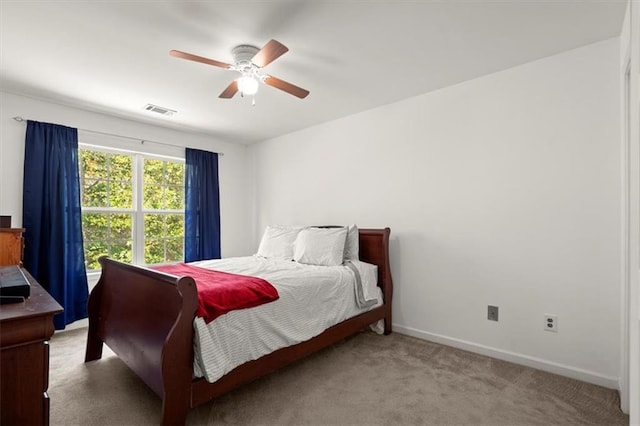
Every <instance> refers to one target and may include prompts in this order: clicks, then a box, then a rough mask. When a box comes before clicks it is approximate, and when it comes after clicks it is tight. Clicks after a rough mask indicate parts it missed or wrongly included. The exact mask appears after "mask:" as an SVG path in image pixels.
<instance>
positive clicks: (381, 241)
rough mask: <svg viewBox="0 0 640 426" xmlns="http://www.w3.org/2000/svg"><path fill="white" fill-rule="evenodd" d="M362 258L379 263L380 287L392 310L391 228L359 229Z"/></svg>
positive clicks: (386, 302)
mask: <svg viewBox="0 0 640 426" xmlns="http://www.w3.org/2000/svg"><path fill="white" fill-rule="evenodd" d="M359 232H360V241H359V243H360V260H362V261H363V262H367V263H372V264H374V265H378V287H380V288H381V289H382V294H383V297H384V300H385V305H387V306H388V309H389V315H390V312H391V299H392V297H393V279H392V278H391V266H390V263H389V235H390V234H391V229H389V228H381V229H359Z"/></svg>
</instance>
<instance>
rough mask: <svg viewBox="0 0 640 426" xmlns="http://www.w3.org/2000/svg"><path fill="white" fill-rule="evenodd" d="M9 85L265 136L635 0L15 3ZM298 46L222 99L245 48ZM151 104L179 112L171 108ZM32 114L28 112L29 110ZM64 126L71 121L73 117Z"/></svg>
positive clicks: (178, 122)
mask: <svg viewBox="0 0 640 426" xmlns="http://www.w3.org/2000/svg"><path fill="white" fill-rule="evenodd" d="M0 1H1V3H0V89H2V90H5V91H8V92H12V93H19V94H25V95H28V96H35V97H38V98H42V99H49V100H54V101H56V102H59V103H62V104H67V105H73V106H79V107H81V108H85V109H89V110H95V111H101V112H106V113H109V114H113V115H117V116H124V117H127V118H129V119H133V120H139V121H144V122H151V123H153V124H158V125H163V126H169V127H176V128H179V129H184V130H190V131H197V132H204V133H207V134H210V135H213V136H215V137H218V138H221V139H222V140H226V141H230V142H239V143H253V142H256V141H260V140H264V139H268V138H271V137H275V136H278V135H281V134H286V133H289V132H292V131H295V130H298V129H302V128H305V127H309V126H312V125H314V124H318V123H322V122H325V121H329V120H333V119H336V118H339V117H343V116H346V115H350V114H354V113H357V112H359V111H363V110H367V109H370V108H374V107H377V106H380V105H384V104H388V103H391V102H395V101H398V100H401V99H404V98H408V97H411V96H416V95H419V94H422V93H426V92H429V91H432V90H435V89H438V88H442V87H446V86H449V85H452V84H455V83H458V82H462V81H465V80H469V79H471V78H474V77H478V76H481V75H484V74H488V73H491V72H495V71H499V70H502V69H506V68H509V67H512V66H515V65H518V64H522V63H525V62H529V61H532V60H535V59H538V58H542V57H545V56H549V55H552V54H555V53H559V52H562V51H565V50H568V49H572V48H575V47H578V46H582V45H585V44H589V43H593V42H596V41H598V40H603V39H606V38H610V37H615V36H618V35H619V33H620V30H621V27H622V20H623V18H624V13H625V8H626V0H608V1H604V0H601V1H593V0H582V1H580V0H557V1H554V0H508V1H507V0H485V1H480V0H477V1H474V0H466V1H454V0H449V1H446V0H443V1H435V0H431V1H417V0H414V1H374V0H369V1H357V0H350V1H347V0H343V1H337V0H336V1H313V2H312V1H300V0H298V1H268V0H263V1H257V0H255V1H156V2H154V1H148V0H147V1H114V2H107V1H93V2H92V1H89V0H85V1H52V0H48V1H7V0H0ZM272 38H274V39H276V40H278V41H280V42H281V43H283V44H285V45H286V46H287V47H289V52H288V53H286V54H285V55H283V56H282V57H280V58H279V59H277V60H276V61H275V62H273V63H271V64H270V65H268V66H267V67H266V69H265V70H266V72H267V73H269V74H272V75H274V76H276V77H279V78H281V79H284V80H287V81H289V82H291V83H294V84H296V85H298V86H301V87H303V88H306V89H308V90H310V91H311V94H310V95H309V96H308V97H307V98H306V99H303V100H300V99H298V98H296V97H293V96H291V95H288V94H286V93H285V92H281V91H279V90H277V89H274V88H272V87H267V86H261V87H260V90H259V92H258V94H257V95H256V105H255V106H254V107H252V106H251V99H250V98H244V99H243V98H241V97H240V96H238V95H236V97H235V98H233V99H231V100H225V99H219V98H218V94H219V93H220V92H221V91H222V90H223V89H224V88H225V87H226V86H227V85H228V84H229V83H230V81H231V80H232V79H233V78H235V76H236V75H237V74H234V73H233V72H231V71H227V70H223V69H220V68H215V67H212V66H207V65H203V64H200V63H196V62H191V61H186V60H182V59H176V58H173V57H170V56H169V50H171V49H177V50H183V51H186V52H189V53H193V54H196V55H200V56H205V57H209V58H213V59H217V60H219V61H223V62H231V61H232V58H231V53H230V51H231V49H232V48H233V47H234V46H236V45H238V44H253V45H256V46H258V47H262V46H263V45H264V44H265V43H266V42H267V41H269V40H270V39H272ZM147 103H152V104H156V105H160V106H162V107H167V108H170V109H174V110H177V111H178V113H177V114H175V115H174V116H172V117H164V116H160V115H158V114H154V113H151V112H147V111H144V110H143V106H144V105H146V104H147ZM27 118H29V117H27ZM62 124H64V123H62Z"/></svg>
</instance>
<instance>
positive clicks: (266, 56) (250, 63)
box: [169, 40, 309, 99]
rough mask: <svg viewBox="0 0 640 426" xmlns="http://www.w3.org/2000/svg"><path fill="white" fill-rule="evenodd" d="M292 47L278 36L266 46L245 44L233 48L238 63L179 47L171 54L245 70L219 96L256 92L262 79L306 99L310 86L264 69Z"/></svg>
mask: <svg viewBox="0 0 640 426" xmlns="http://www.w3.org/2000/svg"><path fill="white" fill-rule="evenodd" d="M288 50H289V49H288V48H287V47H286V46H285V45H284V44H282V43H280V42H279V41H277V40H270V41H269V42H268V43H267V44H265V45H264V47H263V48H262V49H258V48H257V47H255V46H250V45H245V44H242V45H240V46H236V47H234V48H233V49H232V50H231V54H232V55H233V60H234V64H227V63H226V62H220V61H216V60H215V59H209V58H204V57H202V56H197V55H192V54H191V53H186V52H181V51H179V50H172V51H170V52H169V54H170V55H171V56H174V57H176V58H182V59H188V60H190V61H195V62H200V63H203V64H207V65H213V66H214V67H219V68H224V69H227V70H231V71H238V72H239V73H240V74H241V75H240V77H239V78H237V79H236V80H233V81H232V82H231V84H229V85H228V86H227V87H226V89H224V90H223V91H222V93H220V95H219V96H218V97H220V98H223V99H231V98H233V96H234V95H235V94H236V93H237V92H240V94H241V95H242V96H244V95H254V94H255V93H256V92H257V91H258V85H259V83H264V84H266V85H267V86H271V87H275V88H276V89H280V90H282V91H284V92H287V93H289V94H291V95H293V96H297V97H298V98H300V99H303V98H305V97H306V96H307V95H308V94H309V91H308V90H305V89H303V88H301V87H298V86H296V85H294V84H291V83H288V82H286V81H284V80H281V79H279V78H276V77H274V76H272V75H269V74H264V73H263V72H262V69H263V68H264V67H266V66H267V65H269V64H270V63H271V62H273V61H274V60H276V59H278V58H279V57H280V56H282V55H283V54H284V53H286V52H287V51H288Z"/></svg>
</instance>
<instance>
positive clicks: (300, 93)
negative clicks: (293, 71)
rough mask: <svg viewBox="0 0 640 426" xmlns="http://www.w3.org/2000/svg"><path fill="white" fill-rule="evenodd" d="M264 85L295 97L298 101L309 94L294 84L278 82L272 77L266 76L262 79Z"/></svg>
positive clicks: (278, 80) (277, 79)
mask: <svg viewBox="0 0 640 426" xmlns="http://www.w3.org/2000/svg"><path fill="white" fill-rule="evenodd" d="M264 84H266V85H268V86H271V87H275V88H276V89H280V90H283V91H285V92H287V93H289V94H291V95H293V96H297V97H299V98H300V99H304V98H306V97H307V95H308V94H309V91H308V90H306V89H303V88H302V87H298V86H296V85H295V84H291V83H288V82H286V81H284V80H280V79H279V78H276V77H273V76H271V75H267V76H266V78H265V79H264Z"/></svg>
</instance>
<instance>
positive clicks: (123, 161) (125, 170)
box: [109, 154, 133, 182]
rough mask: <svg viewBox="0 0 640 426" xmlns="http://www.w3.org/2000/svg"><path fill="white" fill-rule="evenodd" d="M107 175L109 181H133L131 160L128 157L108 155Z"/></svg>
mask: <svg viewBox="0 0 640 426" xmlns="http://www.w3.org/2000/svg"><path fill="white" fill-rule="evenodd" d="M110 155H111V158H110V160H111V161H110V163H109V174H110V177H111V180H114V181H124V182H131V180H133V159H132V158H131V156H130V155H120V154H110Z"/></svg>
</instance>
